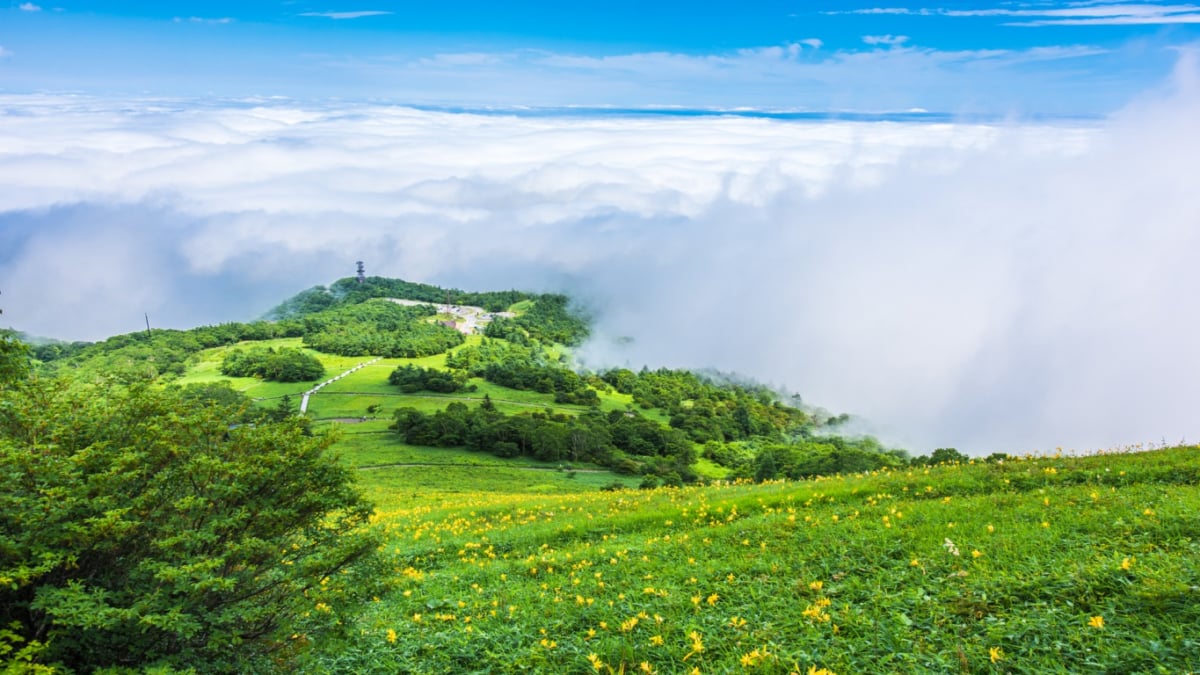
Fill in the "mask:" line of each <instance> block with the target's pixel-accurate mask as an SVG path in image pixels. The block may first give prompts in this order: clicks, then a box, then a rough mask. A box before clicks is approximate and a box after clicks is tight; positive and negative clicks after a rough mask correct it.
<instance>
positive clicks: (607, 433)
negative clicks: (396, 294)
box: [391, 396, 697, 482]
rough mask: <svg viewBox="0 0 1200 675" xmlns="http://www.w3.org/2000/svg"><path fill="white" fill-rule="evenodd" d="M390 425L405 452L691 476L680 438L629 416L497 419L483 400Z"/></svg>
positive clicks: (594, 413) (402, 414)
mask: <svg viewBox="0 0 1200 675" xmlns="http://www.w3.org/2000/svg"><path fill="white" fill-rule="evenodd" d="M393 418H394V421H393V423H392V425H391V428H392V429H393V430H395V431H396V432H397V433H398V434H399V435H400V437H401V439H403V441H404V442H405V443H410V444H413V445H426V446H433V447H447V448H448V447H466V448H468V449H471V450H476V451H480V452H487V453H491V454H493V455H496V456H497V457H531V458H533V459H538V460H542V461H547V462H563V461H571V462H592V463H595V464H599V465H601V466H606V467H610V468H612V469H613V470H615V471H618V472H622V473H630V474H655V475H660V476H664V477H667V478H669V479H670V480H672V481H674V482H685V481H692V480H695V479H696V477H697V476H696V474H695V471H694V469H693V468H692V466H691V465H692V464H694V463H695V461H696V455H695V451H694V449H693V447H692V443H691V442H690V441H688V439H687V437H686V436H684V435H683V434H682V433H680V432H678V431H676V430H674V429H669V428H666V427H663V426H662V425H660V424H658V423H657V422H654V421H653V420H649V419H646V418H645V417H642V416H640V415H637V414H636V413H632V412H625V411H613V412H609V413H602V412H600V411H598V410H589V411H585V412H583V413H581V414H579V415H577V416H576V415H564V414H555V413H550V412H533V413H526V414H520V415H504V414H503V413H501V412H499V411H498V410H496V407H495V405H494V404H493V403H492V402H491V399H490V398H488V397H486V396H485V397H484V400H483V402H482V403H481V404H479V405H478V406H474V407H468V406H467V405H466V404H464V403H459V402H455V403H451V404H449V405H448V406H447V407H446V408H445V410H440V411H437V412H435V413H423V412H421V411H419V410H416V409H414V408H399V409H397V410H396V411H395V413H394V414H393Z"/></svg>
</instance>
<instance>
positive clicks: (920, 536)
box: [297, 447, 1200, 675]
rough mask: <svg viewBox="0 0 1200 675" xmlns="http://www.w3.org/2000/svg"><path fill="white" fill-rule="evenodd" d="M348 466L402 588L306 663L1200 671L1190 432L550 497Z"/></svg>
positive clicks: (574, 668)
mask: <svg viewBox="0 0 1200 675" xmlns="http://www.w3.org/2000/svg"><path fill="white" fill-rule="evenodd" d="M361 476H362V479H363V481H364V483H365V484H366V485H367V486H368V487H369V488H370V489H371V490H372V491H373V493H374V494H375V495H376V497H377V498H379V499H380V500H381V501H380V503H379V515H378V519H379V526H380V527H381V528H383V529H384V530H385V531H386V532H387V537H388V539H387V544H386V545H385V547H384V551H383V553H384V555H385V556H387V557H388V559H389V560H390V563H389V567H390V569H391V570H392V578H391V580H390V581H391V583H392V586H393V588H394V590H393V591H392V592H391V593H390V594H388V595H386V596H385V597H381V598H379V599H378V601H377V602H374V603H372V605H371V607H370V608H369V610H368V613H367V615H366V617H365V618H364V619H363V620H362V621H361V622H360V623H359V625H357V626H354V627H352V630H350V631H349V634H348V636H347V637H346V638H345V639H344V640H338V641H331V642H327V643H322V644H319V645H316V647H317V649H316V650H315V651H314V652H313V653H312V658H311V660H310V662H309V663H308V664H306V668H307V669H308V670H310V671H311V672H356V673H395V672H414V673H470V672H478V673H483V672H557V673H581V672H600V673H620V672H625V673H634V672H646V673H651V672H656V673H692V672H700V673H728V672H755V673H792V672H798V673H813V672H817V673H820V672H833V673H839V674H843V675H844V674H846V673H866V672H872V673H877V672H905V673H959V672H963V673H966V672H973V673H984V672H1013V673H1078V672H1109V673H1151V672H1169V673H1184V672H1193V671H1195V670H1197V669H1200V632H1197V630H1196V627H1197V626H1200V448H1195V447H1193V448H1178V449H1171V450H1163V451H1155V452H1146V453H1138V454H1121V455H1107V456H1095V457H1086V458H1078V459H1071V458H1045V459H1036V460H1026V461H1012V462H1005V463H1002V464H984V463H977V464H961V465H953V466H940V467H934V468H931V469H904V470H898V471H883V472H876V473H872V474H864V475H855V476H849V477H836V478H831V479H822V480H815V481H804V482H775V483H768V484H762V485H748V484H739V485H720V486H712V487H691V488H682V489H658V490H650V491H622V492H616V493H605V492H588V493H583V494H570V495H546V496H532V495H530V494H528V493H524V494H503V493H496V492H489V491H486V490H479V491H475V492H469V493H454V494H437V493H432V492H424V491H420V490H418V489H415V485H414V484H413V483H411V482H410V481H409V479H407V478H404V477H396V476H394V475H392V476H389V475H387V474H384V473H381V472H370V471H364V472H363V473H362V474H361ZM464 480H466V478H464ZM393 481H398V482H399V483H400V484H402V485H404V486H406V488H405V489H403V490H401V489H388V488H389V487H390V486H391V484H392V482H393ZM409 487H412V488H413V489H408V488H409ZM297 639H304V637H303V636H297Z"/></svg>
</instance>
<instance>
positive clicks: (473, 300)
mask: <svg viewBox="0 0 1200 675" xmlns="http://www.w3.org/2000/svg"><path fill="white" fill-rule="evenodd" d="M538 297H539V296H537V295H535V294H531V293H524V292H521V291H515V290H513V291H488V292H483V293H475V292H466V291H460V290H458V289H456V288H441V287H438V286H432V285H430V284H418V283H414V282H411V281H404V280H403V279H388V278H385V277H367V278H366V279H364V280H363V283H358V280H357V279H355V278H353V277H347V278H344V279H339V280H337V281H335V282H334V283H333V284H331V285H330V286H329V287H328V288H326V287H325V286H314V287H313V288H310V289H308V290H306V291H302V292H300V293H298V294H297V295H295V296H293V297H291V298H288V299H287V300H285V301H283V303H281V304H280V305H279V306H278V307H275V308H274V309H272V310H271V311H270V312H268V313H267V316H268V318H272V319H276V320H282V319H290V318H296V317H301V316H306V315H309V314H315V313H317V312H321V311H324V310H327V309H331V308H334V307H338V306H342V305H355V304H358V303H361V302H365V301H367V300H370V299H371V298H403V299H406V300H419V301H421V302H429V303H435V304H437V303H445V302H447V301H449V303H450V304H457V305H471V306H473V307H482V308H484V309H486V310H488V311H489V312H502V311H504V310H506V309H508V308H509V307H510V306H512V305H514V304H516V303H518V302H521V301H522V300H533V299H536V298H538Z"/></svg>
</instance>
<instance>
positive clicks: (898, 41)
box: [862, 35, 908, 47]
mask: <svg viewBox="0 0 1200 675" xmlns="http://www.w3.org/2000/svg"><path fill="white" fill-rule="evenodd" d="M862 41H863V42H864V43H866V44H869V45H888V46H893V47H894V46H898V45H902V44H904V43H905V42H908V36H907V35H864V36H863V37H862Z"/></svg>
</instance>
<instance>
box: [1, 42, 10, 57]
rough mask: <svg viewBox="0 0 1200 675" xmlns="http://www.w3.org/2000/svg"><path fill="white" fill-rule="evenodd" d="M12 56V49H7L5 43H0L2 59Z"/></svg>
mask: <svg viewBox="0 0 1200 675" xmlns="http://www.w3.org/2000/svg"><path fill="white" fill-rule="evenodd" d="M8 56H12V51H10V50H8V49H5V48H4V45H0V59H2V58H5V57H8Z"/></svg>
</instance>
